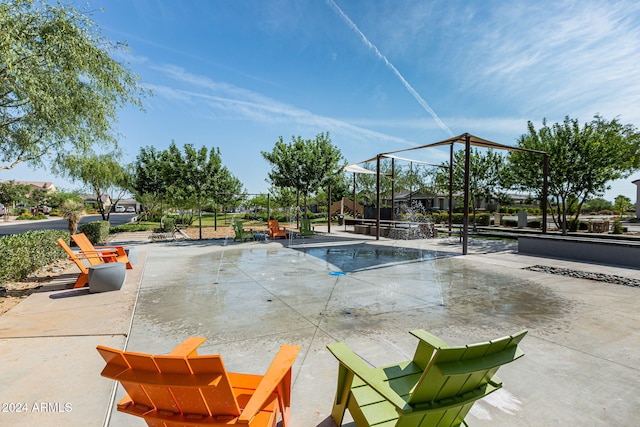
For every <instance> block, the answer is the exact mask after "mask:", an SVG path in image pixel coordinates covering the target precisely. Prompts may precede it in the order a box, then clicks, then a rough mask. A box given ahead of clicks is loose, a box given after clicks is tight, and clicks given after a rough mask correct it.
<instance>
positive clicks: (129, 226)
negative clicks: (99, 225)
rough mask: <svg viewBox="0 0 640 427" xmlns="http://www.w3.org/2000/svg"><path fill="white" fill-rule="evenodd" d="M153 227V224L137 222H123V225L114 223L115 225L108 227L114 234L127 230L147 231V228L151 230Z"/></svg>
mask: <svg viewBox="0 0 640 427" xmlns="http://www.w3.org/2000/svg"><path fill="white" fill-rule="evenodd" d="M154 227H155V225H154V224H138V223H133V224H123V225H116V226H115V227H111V228H109V233H110V234H114V233H124V232H127V231H147V230H152V229H153V228H154Z"/></svg>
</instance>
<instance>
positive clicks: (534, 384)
mask: <svg viewBox="0 0 640 427" xmlns="http://www.w3.org/2000/svg"><path fill="white" fill-rule="evenodd" d="M317 229H318V228H317ZM118 241H119V243H124V244H130V245H134V246H136V247H137V251H138V254H139V258H140V261H139V263H138V264H137V265H136V266H135V268H134V269H133V270H130V271H129V272H128V276H127V281H126V283H125V285H124V286H123V288H122V289H121V290H120V291H118V292H109V293H102V294H88V293H86V291H82V290H81V291H70V290H65V289H60V286H58V290H54V289H55V287H56V285H55V284H52V285H50V286H49V288H48V289H47V290H46V291H45V292H40V293H36V294H33V295H31V296H30V297H28V298H27V299H26V300H25V301H23V302H22V303H21V304H20V305H18V306H17V307H15V308H14V309H12V310H11V311H9V312H8V313H6V314H5V315H4V316H2V317H0V356H1V357H2V359H0V360H2V362H3V369H2V371H1V372H0V381H1V382H2V384H3V387H2V389H1V390H0V401H1V402H2V405H3V406H2V408H0V425H12V426H31V425H47V426H96V427H97V426H104V425H109V426H143V425H144V422H143V421H142V420H140V419H137V418H134V417H131V416H126V415H123V414H120V413H118V412H117V411H115V410H114V409H113V406H114V405H113V402H114V400H115V401H117V400H118V399H119V398H120V397H121V396H122V391H121V390H120V389H119V388H118V389H117V390H116V391H115V393H114V383H113V381H111V380H107V379H105V378H102V377H100V375H99V373H100V371H101V370H102V367H103V366H104V363H103V361H102V359H101V358H100V356H99V355H98V353H97V352H96V350H95V346H96V345H98V344H102V345H107V346H111V347H115V348H126V349H128V350H131V351H140V352H149V353H167V352H169V351H170V350H171V349H172V348H173V347H174V346H176V345H177V344H179V343H180V342H181V341H182V340H183V339H185V338H186V337H188V336H191V335H196V336H203V337H206V338H208V340H207V342H205V344H204V345H203V346H202V347H201V348H200V353H201V354H206V353H219V354H221V355H222V357H223V359H224V361H225V364H226V366H227V368H228V369H229V370H231V371H239V372H247V373H257V374H260V373H263V372H264V371H265V370H266V368H267V366H268V365H269V363H270V361H271V358H272V357H273V356H274V355H275V353H276V351H277V349H278V347H279V346H280V345H281V344H283V343H292V344H297V345H300V346H301V347H302V350H301V352H300V355H299V356H298V359H297V361H296V363H295V365H294V371H293V390H292V423H293V425H294V426H300V427H317V426H332V425H333V422H332V421H331V420H330V419H329V418H328V417H329V414H330V411H331V405H332V401H333V397H334V392H335V390H334V387H335V379H336V373H337V362H336V361H335V359H334V358H333V356H332V355H331V354H330V353H329V352H328V351H327V350H326V348H325V346H326V344H328V343H331V342H336V341H344V342H346V343H347V344H348V345H349V346H350V347H351V348H352V349H353V350H354V351H355V352H356V353H358V354H359V355H361V356H362V357H363V358H364V359H365V360H367V361H368V362H369V363H371V364H373V365H383V364H388V363H394V362H398V361H401V360H406V359H408V358H410V357H411V355H412V354H413V351H414V349H415V346H416V339H415V338H413V337H412V336H411V335H409V334H408V331H409V330H410V329H416V328H422V329H425V330H427V331H429V332H431V333H433V334H435V335H437V336H439V337H440V338H442V339H443V340H445V341H447V342H448V343H450V344H467V343H472V342H476V341H484V340H489V339H492V338H496V337H499V336H503V335H507V334H510V333H515V332H517V331H518V330H520V329H524V328H526V329H528V330H529V334H528V335H527V336H526V337H525V339H524V340H523V343H522V348H523V350H524V352H525V357H524V358H522V359H520V360H518V361H516V362H514V363H512V364H510V365H507V366H506V367H503V368H502V369H501V370H500V371H499V376H500V378H501V379H502V380H503V382H504V388H503V389H502V390H500V391H498V392H496V393H494V394H493V395H491V396H489V398H487V399H485V400H483V401H480V402H478V403H476V405H475V406H474V408H473V409H472V412H471V414H470V415H469V417H467V422H468V423H469V424H470V425H472V426H489V425H491V426H543V425H544V426H553V425H567V424H571V425H589V426H609V425H629V426H630V425H636V424H637V413H638V410H637V407H638V398H637V390H638V386H637V383H638V377H640V368H639V366H640V331H639V329H638V324H640V313H639V312H638V306H640V288H639V287H629V286H620V285H614V284H608V283H603V282H597V281H591V280H584V279H576V278H571V277H563V276H556V275H551V274H548V273H543V272H534V271H528V270H523V268H525V267H530V266H533V265H543V266H552V267H561V268H569V269H574V270H579V271H591V272H598V273H606V274H611V275H618V276H624V277H630V278H636V279H640V270H638V269H632V268H620V267H614V266H602V265H595V264H587V263H576V262H570V261H565V260H557V259H550V258H541V257H533V256H524V255H519V254H518V253H517V252H516V248H517V245H516V244H515V243H505V242H503V241H490V240H480V239H472V240H471V243H470V246H469V252H470V254H469V255H467V256H464V257H463V256H460V255H459V254H460V246H459V244H458V242H457V240H456V239H446V238H444V239H432V240H410V241H398V240H388V239H381V240H379V241H376V240H374V239H373V238H370V237H368V236H362V235H358V236H357V237H356V236H354V235H353V234H350V233H344V232H343V231H336V230H334V229H332V233H331V235H326V234H324V235H319V236H315V237H313V238H309V239H295V240H278V241H266V242H263V241H261V242H247V243H238V242H236V243H234V242H232V239H228V240H207V241H183V242H165V243H153V244H151V243H149V240H148V239H147V235H146V234H144V233H142V234H140V233H131V234H122V235H119V236H118ZM336 273H338V274H342V273H344V275H334V274H336ZM10 404H13V405H10ZM17 408H20V409H19V410H18V409H17ZM22 409H24V410H22ZM346 425H349V424H348V423H347V424H346Z"/></svg>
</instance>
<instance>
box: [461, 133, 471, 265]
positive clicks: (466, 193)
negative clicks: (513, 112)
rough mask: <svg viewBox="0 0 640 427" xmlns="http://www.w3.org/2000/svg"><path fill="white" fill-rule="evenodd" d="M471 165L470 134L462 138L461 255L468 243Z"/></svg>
mask: <svg viewBox="0 0 640 427" xmlns="http://www.w3.org/2000/svg"><path fill="white" fill-rule="evenodd" d="M470 166H471V135H469V134H468V133H466V134H465V138H464V214H463V216H462V218H463V219H462V255H466V254H467V245H468V243H469V175H470V171H469V169H470Z"/></svg>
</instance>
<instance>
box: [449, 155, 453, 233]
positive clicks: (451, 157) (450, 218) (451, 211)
mask: <svg viewBox="0 0 640 427" xmlns="http://www.w3.org/2000/svg"><path fill="white" fill-rule="evenodd" d="M452 229H453V142H452V143H451V145H450V146H449V236H451V230H452Z"/></svg>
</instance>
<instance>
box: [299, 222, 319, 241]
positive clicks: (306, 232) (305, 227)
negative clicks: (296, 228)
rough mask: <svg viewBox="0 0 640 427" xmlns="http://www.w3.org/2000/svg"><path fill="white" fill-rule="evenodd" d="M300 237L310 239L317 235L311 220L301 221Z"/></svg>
mask: <svg viewBox="0 0 640 427" xmlns="http://www.w3.org/2000/svg"><path fill="white" fill-rule="evenodd" d="M299 234H300V236H301V237H309V236H313V235H314V234H315V231H314V230H313V227H312V226H311V220H310V219H307V218H303V219H301V220H300V233H299Z"/></svg>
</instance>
